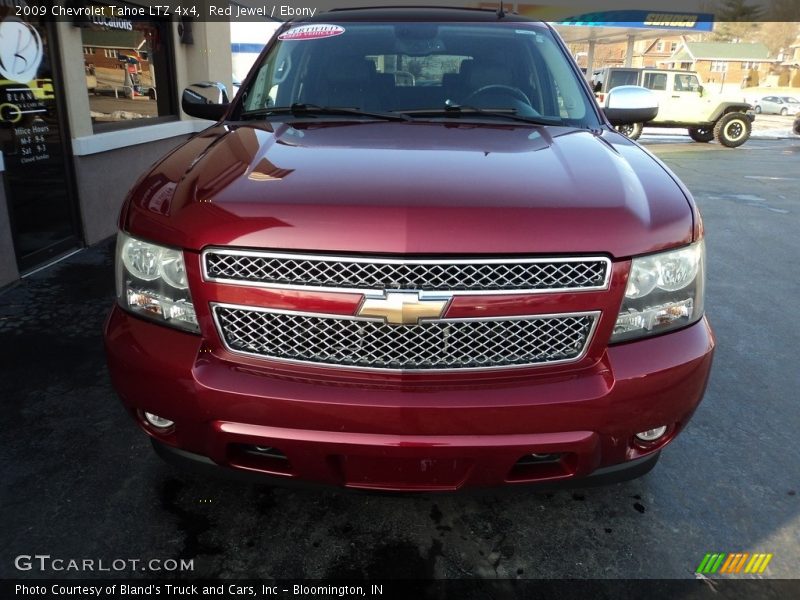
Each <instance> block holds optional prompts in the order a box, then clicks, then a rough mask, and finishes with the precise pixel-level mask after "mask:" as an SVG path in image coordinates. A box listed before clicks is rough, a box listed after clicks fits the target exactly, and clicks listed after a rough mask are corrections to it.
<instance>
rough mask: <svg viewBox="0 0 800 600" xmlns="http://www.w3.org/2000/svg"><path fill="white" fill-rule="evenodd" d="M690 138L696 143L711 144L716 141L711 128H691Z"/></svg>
mask: <svg viewBox="0 0 800 600" xmlns="http://www.w3.org/2000/svg"><path fill="white" fill-rule="evenodd" d="M689 137H690V138H692V139H693V140H694V141H695V142H710V141H711V140H713V139H714V130H713V129H712V128H710V127H690V128H689Z"/></svg>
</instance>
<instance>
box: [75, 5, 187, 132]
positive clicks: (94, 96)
mask: <svg viewBox="0 0 800 600" xmlns="http://www.w3.org/2000/svg"><path fill="white" fill-rule="evenodd" d="M170 40H171V36H170V31H169V22H168V21H163V20H161V21H159V20H128V19H121V18H105V17H98V18H93V19H91V20H89V21H86V22H83V23H81V42H82V45H83V63H84V64H83V67H84V71H85V76H86V90H87V93H88V94H89V108H90V110H91V116H92V123H93V125H94V128H95V130H98V129H99V130H103V129H107V128H109V127H114V125H111V124H117V125H118V126H119V125H128V126H130V125H146V124H149V123H150V122H152V119H154V118H158V117H169V116H175V115H177V110H176V106H175V104H176V103H175V100H174V98H175V95H174V91H173V89H172V87H173V84H172V82H173V81H174V78H173V77H172V70H173V69H172V63H171V47H170Z"/></svg>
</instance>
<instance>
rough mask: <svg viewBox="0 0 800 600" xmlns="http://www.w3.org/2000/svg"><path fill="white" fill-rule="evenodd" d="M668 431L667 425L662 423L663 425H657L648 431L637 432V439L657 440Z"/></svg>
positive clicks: (645, 440)
mask: <svg viewBox="0 0 800 600" xmlns="http://www.w3.org/2000/svg"><path fill="white" fill-rule="evenodd" d="M666 432H667V426H666V425H662V426H661V427H656V428H655V429H648V430H647V431H642V432H639V433H637V434H636V439H639V440H641V441H643V442H655V441H656V440H657V439H659V438H660V437H661V436H662V435H664V434H665V433H666Z"/></svg>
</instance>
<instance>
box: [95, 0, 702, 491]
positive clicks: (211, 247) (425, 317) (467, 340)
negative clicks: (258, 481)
mask: <svg viewBox="0 0 800 600" xmlns="http://www.w3.org/2000/svg"><path fill="white" fill-rule="evenodd" d="M221 87H222V86H220V85H218V84H213V83H210V82H205V83H202V84H197V85H195V86H192V87H190V88H188V89H187V90H186V91H185V92H184V96H183V107H184V110H185V111H186V112H187V113H189V114H191V115H194V116H198V117H201V118H208V119H212V120H215V121H216V124H215V125H213V126H211V127H210V128H209V129H207V130H205V131H204V132H202V133H200V134H198V135H196V136H194V137H193V138H191V139H190V140H189V141H187V142H186V143H184V144H183V145H182V146H180V147H178V148H177V149H176V150H174V151H173V152H172V153H170V154H169V155H168V156H166V157H165V158H163V159H162V160H161V161H160V162H158V163H157V164H156V165H155V166H154V167H153V168H152V170H151V171H150V172H149V173H147V174H145V175H144V176H143V177H142V178H141V179H140V180H139V181H138V182H137V184H136V185H135V187H134V188H133V190H132V191H131V192H130V194H129V196H128V198H127V200H126V202H125V204H124V207H123V209H122V213H121V216H120V222H119V225H120V232H119V237H118V244H117V275H116V277H117V293H118V302H117V304H116V305H115V306H114V308H113V310H112V312H111V314H110V316H109V318H108V321H107V323H106V327H105V342H106V350H107V355H108V362H109V367H110V372H111V376H112V379H113V383H114V386H115V388H116V390H117V391H118V393H119V395H120V397H121V398H122V401H123V403H124V404H125V406H126V407H127V409H128V410H129V411H130V414H131V415H132V416H133V418H134V419H135V420H136V422H137V423H138V424H139V425H140V426H141V428H142V429H143V430H144V431H145V432H146V433H147V434H149V435H150V436H151V438H152V440H153V444H154V446H155V448H156V450H157V451H158V453H159V454H160V455H162V456H163V457H165V458H168V459H172V460H173V461H175V462H178V463H181V464H185V465H197V466H199V467H201V468H203V467H204V466H220V467H223V468H224V469H228V470H231V471H239V472H251V473H257V474H261V475H268V476H272V477H273V478H276V479H284V480H301V481H306V482H316V483H323V484H332V485H340V486H346V487H350V488H367V489H380V490H416V491H425V490H453V489H458V488H461V487H469V486H498V485H504V484H523V483H539V484H546V485H577V484H581V485H583V484H586V483H592V482H597V481H599V482H608V481H619V480H623V479H627V478H631V477H636V476H639V475H641V474H643V473H646V472H647V471H648V470H650V469H651V468H652V467H653V465H654V464H655V462H656V461H657V459H658V456H659V453H660V451H661V450H662V449H663V448H664V446H665V445H666V444H668V443H669V442H671V441H672V440H673V439H674V438H675V436H676V435H677V434H678V433H679V432H680V431H681V430H682V429H683V428H684V427H685V426H686V424H687V422H688V421H689V419H690V418H691V416H692V413H693V412H694V411H695V409H696V408H697V406H698V404H699V402H700V400H701V398H702V396H703V393H704V391H705V387H706V383H707V381H708V376H709V371H710V369H711V362H712V355H713V350H714V338H713V334H712V332H711V329H710V328H709V325H708V322H707V321H706V318H705V316H704V307H703V297H704V289H703V288H704V281H705V272H704V271H705V253H704V244H703V227H702V224H701V219H700V215H699V213H698V210H697V207H696V206H695V204H694V201H693V200H692V197H691V195H690V193H689V192H688V191H687V189H686V188H685V187H684V186H683V185H682V184H681V182H680V181H678V179H677V178H676V176H675V175H674V174H673V173H672V172H670V170H669V169H668V168H667V167H666V166H664V165H663V164H662V163H661V162H660V161H659V160H658V159H656V158H655V157H653V156H652V155H651V154H650V153H648V152H647V151H646V150H645V149H643V148H642V147H640V146H639V145H637V144H636V143H635V142H632V141H630V140H628V139H627V138H625V137H624V136H622V135H620V134H619V133H617V132H616V131H615V130H614V129H613V127H612V125H615V124H620V123H626V122H628V123H630V122H638V121H641V120H642V119H643V118H645V119H646V118H652V116H653V115H655V112H656V111H657V105H655V104H654V103H653V100H652V96H651V95H650V93H649V91H647V90H644V89H642V88H636V87H622V88H617V89H615V90H613V91H612V92H611V93H609V94H608V96H607V98H606V99H605V106H604V107H603V108H601V107H599V106H597V104H596V103H595V101H594V98H593V96H592V93H591V90H590V89H589V87H588V85H587V83H586V81H585V80H584V78H583V76H582V73H581V72H580V70H579V69H578V67H577V66H576V65H575V63H574V62H573V60H572V59H571V57H570V55H569V52H568V50H567V48H566V47H565V45H564V43H563V42H562V41H561V40H560V38H559V37H558V35H557V34H556V33H555V32H554V30H553V29H552V28H551V27H550V26H549V25H547V24H545V23H541V22H535V21H531V20H529V19H525V18H522V17H519V16H516V15H511V14H503V13H497V12H493V11H481V10H464V9H422V8H416V9H389V8H386V9H351V10H341V11H339V10H337V11H330V12H327V13H324V14H321V15H317V16H315V17H313V18H311V19H305V20H299V21H293V22H289V23H287V24H285V25H284V26H283V27H282V29H281V30H280V31H279V32H278V34H277V35H276V36H275V38H274V39H273V40H272V41H271V42H270V44H269V45H268V46H267V47H266V48H265V50H264V52H263V53H262V54H261V56H260V58H259V59H258V61H257V62H256V64H255V65H254V67H253V70H252V72H251V73H250V75H249V77H248V78H247V79H246V80H245V81H244V83H243V85H242V88H241V90H240V92H239V93H238V95H237V96H236V98H235V99H234V100H233V101H232V102H230V103H228V102H227V101H226V99H225V98H224V97H223V96H222V95H221ZM648 115H650V116H649V117H648Z"/></svg>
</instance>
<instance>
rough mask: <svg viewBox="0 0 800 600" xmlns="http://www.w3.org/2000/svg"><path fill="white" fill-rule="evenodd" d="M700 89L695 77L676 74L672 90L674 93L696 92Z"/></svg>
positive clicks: (698, 81)
mask: <svg viewBox="0 0 800 600" xmlns="http://www.w3.org/2000/svg"><path fill="white" fill-rule="evenodd" d="M699 87H700V80H699V79H697V76H696V75H683V74H679V73H676V74H675V81H674V83H673V86H672V89H673V91H675V92H696V91H697V89H698V88H699Z"/></svg>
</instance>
